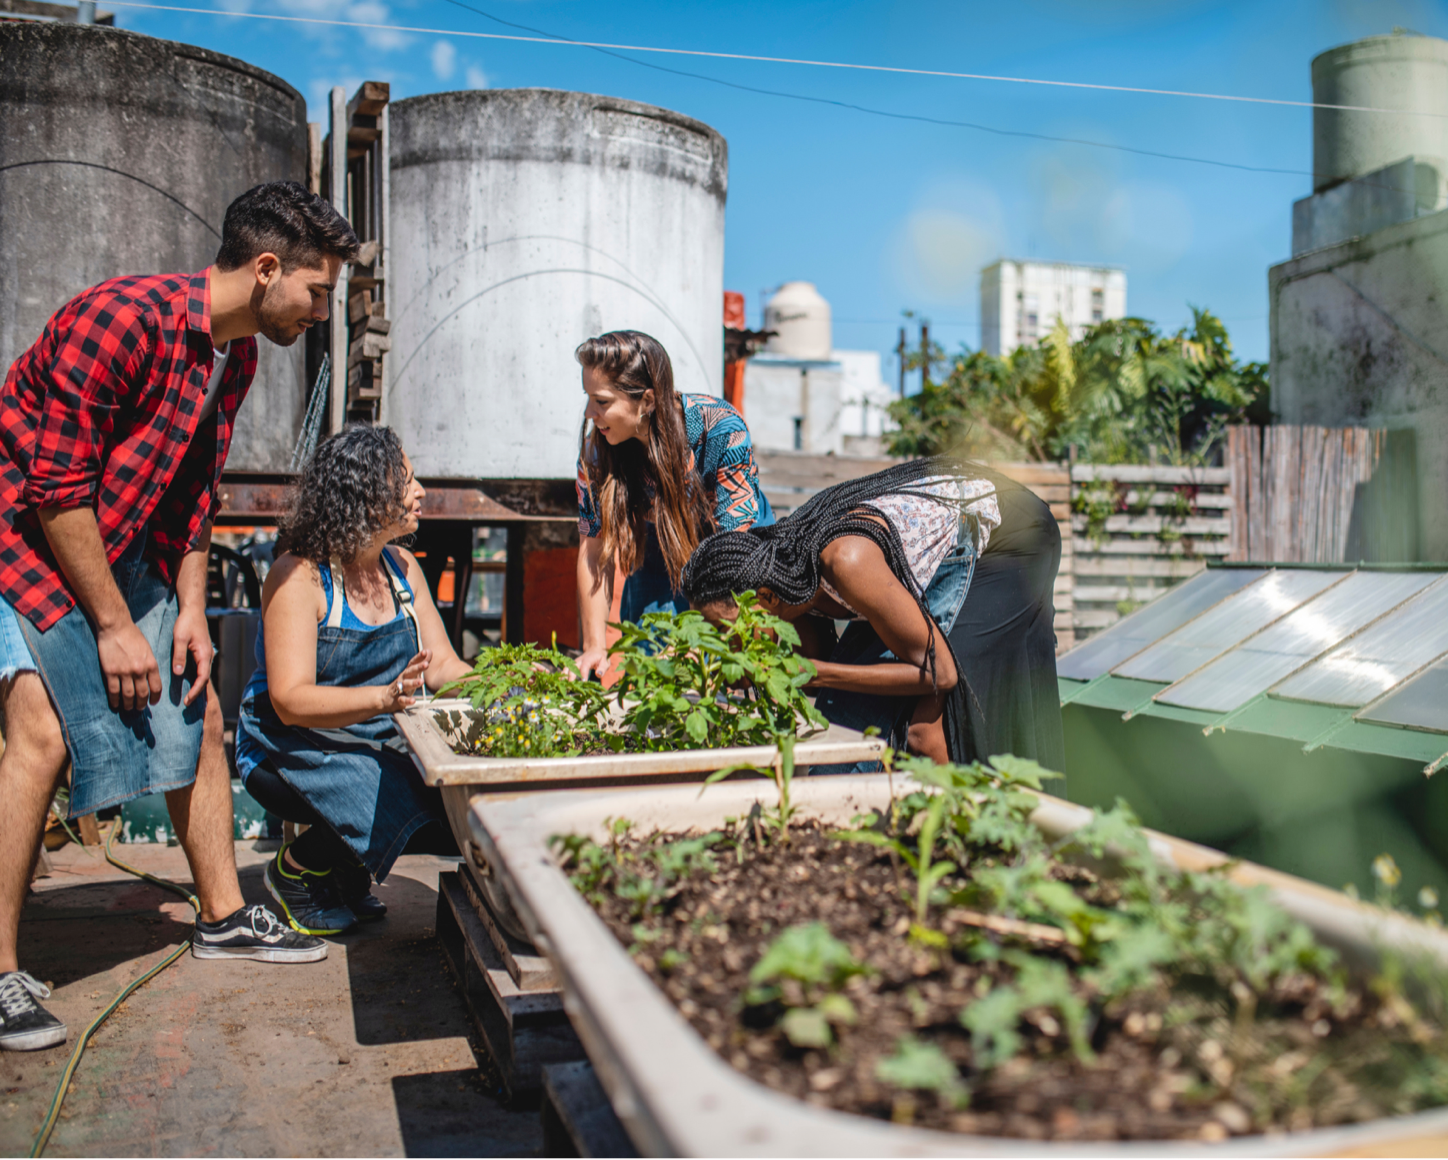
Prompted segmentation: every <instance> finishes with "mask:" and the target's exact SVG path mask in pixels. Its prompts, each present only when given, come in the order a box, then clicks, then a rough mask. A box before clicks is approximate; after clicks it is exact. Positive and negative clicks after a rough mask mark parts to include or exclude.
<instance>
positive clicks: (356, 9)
mask: <svg viewBox="0 0 1448 1160" xmlns="http://www.w3.org/2000/svg"><path fill="white" fill-rule="evenodd" d="M390 16H391V12H390V11H389V9H388V7H387V5H386V4H380V3H378V0H358V2H357V3H356V4H353V5H352V6H351V7H350V8H348V9H347V19H348V20H356V21H360V22H362V23H364V24H387V23H390V21H389V19H388V18H389V17H390ZM358 31H359V32H360V33H361V34H362V39H363V40H365V41H366V42H367V44H368V46H369V47H371V48H375V49H377V50H378V51H380V52H395V51H396V50H397V49H399V48H405V47H406V46H407V45H408V44H409V43H410V42H411V39H412V38H411V37H410V36H408V35H407V34H406V33H403V32H393V31H392V30H391V29H387V28H359V29H358Z"/></svg>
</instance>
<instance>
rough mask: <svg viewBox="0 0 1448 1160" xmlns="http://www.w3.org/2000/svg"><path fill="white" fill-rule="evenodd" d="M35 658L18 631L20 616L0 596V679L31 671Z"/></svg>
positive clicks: (7, 678)
mask: <svg viewBox="0 0 1448 1160" xmlns="http://www.w3.org/2000/svg"><path fill="white" fill-rule="evenodd" d="M34 671H35V658H34V657H32V656H31V655H30V646H29V645H28V644H26V643H25V636H24V634H23V633H21V631H20V618H19V614H18V613H17V612H16V611H15V609H13V608H11V607H10V604H9V602H8V601H7V600H6V599H5V598H4V597H3V596H0V681H8V680H10V679H11V678H12V677H14V676H15V674H16V673H33V672H34Z"/></svg>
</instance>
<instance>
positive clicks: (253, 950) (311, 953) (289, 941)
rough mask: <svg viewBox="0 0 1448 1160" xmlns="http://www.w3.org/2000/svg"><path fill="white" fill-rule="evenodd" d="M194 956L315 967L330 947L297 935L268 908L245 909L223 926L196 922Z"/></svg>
mask: <svg viewBox="0 0 1448 1160" xmlns="http://www.w3.org/2000/svg"><path fill="white" fill-rule="evenodd" d="M191 953H192V954H193V955H194V956H195V957H196V958H198V959H255V960H257V961H258V962H263V963H316V962H320V961H321V960H322V959H325V958H326V957H327V944H326V943H324V942H323V941H322V940H321V939H319V938H313V937H312V936H311V935H309V934H298V933H297V932H296V931H294V930H291V929H290V928H289V927H288V926H287V924H286V923H284V922H282V921H281V920H280V919H278V918H277V916H276V915H274V914H273V913H272V912H271V911H269V910H268V909H267V908H266V907H265V906H262V905H261V904H260V903H258V904H257V905H256V906H244V907H242V908H241V909H240V910H238V911H237V912H236V913H235V914H229V915H227V916H226V917H225V918H223V919H222V920H221V921H220V922H202V921H201V919H199V918H198V919H197V920H196V933H195V934H194V935H192V936H191Z"/></svg>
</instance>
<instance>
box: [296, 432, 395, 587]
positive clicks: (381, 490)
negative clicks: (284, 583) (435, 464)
mask: <svg viewBox="0 0 1448 1160" xmlns="http://www.w3.org/2000/svg"><path fill="white" fill-rule="evenodd" d="M406 497H407V463H406V461H405V460H404V459H403V457H402V441H401V440H399V439H398V438H397V432H395V431H393V430H392V428H391V427H371V426H368V425H367V424H365V423H353V424H351V425H350V426H348V427H344V428H343V429H342V430H341V431H339V432H337V434H335V435H333V436H331V437H330V438H328V439H326V440H324V441H323V442H322V444H321V445H320V446H319V447H318V448H317V450H316V452H315V453H314V454H313V455H312V458H311V459H310V460H308V461H307V465H306V466H305V467H304V468H302V474H301V476H300V477H299V478H298V479H297V482H296V486H295V487H294V488H293V489H292V494H291V497H290V502H289V504H288V510H287V513H286V515H284V516H283V517H282V518H281V519H280V520H278V521H277V523H278V527H277V551H278V552H290V553H292V555H294V556H301V557H302V558H303V559H304V560H311V561H312V562H313V563H314V564H325V563H327V562H328V561H330V560H333V559H337V560H341V561H343V562H344V563H351V561H353V560H355V559H356V558H357V555H358V553H360V552H361V551H362V550H363V549H364V548H366V547H367V546H368V545H369V544H370V543H371V542H372V537H373V536H375V535H376V534H377V533H378V532H380V531H381V530H382V529H383V528H385V527H387V526H388V525H389V524H391V523H393V522H394V521H396V520H398V519H400V518H401V516H402V514H403V511H404V510H405V508H404V505H405V501H406Z"/></svg>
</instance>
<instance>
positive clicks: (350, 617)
mask: <svg viewBox="0 0 1448 1160" xmlns="http://www.w3.org/2000/svg"><path fill="white" fill-rule="evenodd" d="M382 559H383V560H385V561H386V567H387V569H388V570H389V571H390V572H391V573H392V574H393V575H394V576H396V577H397V579H398V580H400V581H401V582H402V587H403V589H404V590H405V591H406V592H407V594H408V595H409V596H410V595H412V585H411V584H409V583H408V582H407V572H406V570H405V569H404V568H402V567H401V566H400V565H399V564H398V563H397V561H396V560H394V559H393V558H392V553H391V552H389V551H385V550H384V551H383V553H382ZM317 571H318V572H319V573H320V574H321V577H322V591H323V592H325V593H326V594H327V611H326V612H324V613H323V614H322V621H321V622H322V623H323V624H325V623H327V619H328V617H330V616H331V615H332V601H333V599H335V597H334V595H333V592H332V569H331V568H323V567H318V569H317ZM393 600H394V602H395V601H396V597H395V596H394V597H393ZM402 615H404V613H403V611H402V609H401V608H398V609H397V616H394V617H393V618H392V620H385V621H383V622H382V624H368V623H366V622H365V621H364V620H362V619H361V618H360V617H359V616H358V615H357V614H356V613H355V612H353V611H352V606H351V605H350V604H348V603H347V602H346V600H343V602H342V627H343V628H354V629H359V630H360V631H362V632H370V631H372V630H373V629H377V628H382V627H383V625H387V624H392V623H393V622H394V621H396V620H397V617H398V616H402ZM265 688H266V633H265V632H258V633H257V634H256V669H255V671H254V672H253V673H252V674H251V680H249V681H247V683H246V689H245V691H244V692H243V693H242V694H241V699H242V700H243V701H244V700H246V698H247V697H249V696H251V695H252V694H253V693H259V692H261V691H262V690H263V689H265Z"/></svg>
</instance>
